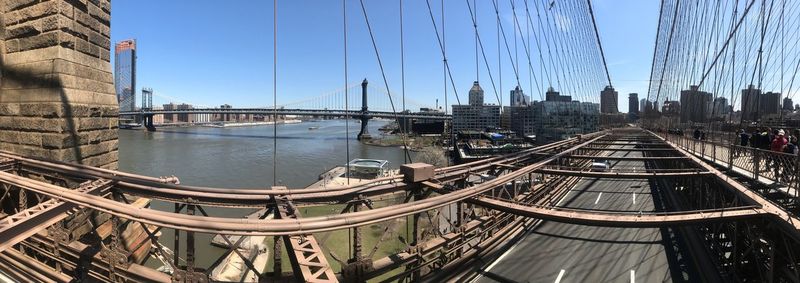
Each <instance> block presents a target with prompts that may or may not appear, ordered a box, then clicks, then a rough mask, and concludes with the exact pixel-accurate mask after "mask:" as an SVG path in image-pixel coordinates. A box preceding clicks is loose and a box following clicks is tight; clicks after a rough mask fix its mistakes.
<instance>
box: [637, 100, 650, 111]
mask: <svg viewBox="0 0 800 283" xmlns="http://www.w3.org/2000/svg"><path fill="white" fill-rule="evenodd" d="M646 105H647V98H642V99H641V100H639V111H641V112H647V111H646V110H645V106H646ZM650 108H653V106H652V105H650Z"/></svg>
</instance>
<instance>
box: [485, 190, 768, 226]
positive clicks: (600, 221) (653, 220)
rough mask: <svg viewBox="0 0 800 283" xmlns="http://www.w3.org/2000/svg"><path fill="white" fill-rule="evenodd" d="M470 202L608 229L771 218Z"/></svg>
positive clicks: (734, 211)
mask: <svg viewBox="0 0 800 283" xmlns="http://www.w3.org/2000/svg"><path fill="white" fill-rule="evenodd" d="M470 202H474V203H475V204H478V205H481V206H484V207H487V208H491V209H494V210H498V211H502V212H507V213H513V214H516V215H520V216H525V217H533V218H536V219H543V220H548V221H555V222H562V223H570V224H580V225H589V226H604V227H640V228H641V227H665V226H680V225H692V224H697V223H707V222H713V221H732V220H739V219H746V218H753V217H761V216H769V215H770V214H769V213H768V212H767V211H765V210H763V209H761V208H758V207H755V206H747V207H734V208H722V209H710V210H702V211H681V212H668V213H609V212H601V211H592V210H577V209H564V208H553V207H539V206H527V205H521V204H518V203H514V202H510V201H506V200H500V199H493V198H488V197H476V198H474V199H471V200H470Z"/></svg>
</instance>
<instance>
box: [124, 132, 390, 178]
mask: <svg viewBox="0 0 800 283" xmlns="http://www.w3.org/2000/svg"><path fill="white" fill-rule="evenodd" d="M384 124H386V122H385V121H378V120H372V121H370V123H369V131H370V133H371V134H373V135H378V134H380V132H379V131H378V128H379V127H380V126H382V125H384ZM360 126H361V124H358V123H356V122H354V121H353V120H351V121H350V159H351V160H352V159H355V158H374V159H385V160H389V162H390V166H391V167H393V168H398V167H399V166H400V164H402V163H403V151H402V149H400V148H397V147H376V146H368V145H363V144H361V143H359V142H358V141H357V140H356V135H357V134H358V129H359V127H360ZM309 127H319V128H318V129H316V130H309ZM277 128H278V135H277V148H278V155H277V164H278V166H277V175H278V178H277V180H278V183H279V184H283V185H285V186H288V187H289V188H301V187H305V186H307V185H309V184H311V183H313V182H315V181H316V180H317V178H318V176H319V174H321V173H323V172H325V171H326V170H328V169H330V168H333V167H335V166H339V165H342V164H345V163H346V162H347V161H348V160H347V156H346V151H345V148H346V146H345V145H346V130H345V121H344V120H324V121H318V122H303V123H298V124H285V125H278V127H277ZM273 156H274V150H273V127H272V126H251V127H228V128H210V127H189V128H161V129H158V130H157V131H156V132H146V131H136V130H120V131H119V169H120V170H122V171H125V172H131V173H138V174H142V175H148V176H169V175H175V176H177V177H178V178H180V181H181V184H186V185H199V186H208V187H223V188H267V187H269V186H271V185H272V181H273V177H272V176H273V174H272V172H273V169H272V168H273V166H272V164H273Z"/></svg>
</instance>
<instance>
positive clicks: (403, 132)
mask: <svg viewBox="0 0 800 283" xmlns="http://www.w3.org/2000/svg"><path fill="white" fill-rule="evenodd" d="M360 3H361V12H363V15H364V21H365V22H366V24H367V30H368V31H369V38H370V39H371V40H372V49H373V50H375V58H377V59H378V67H380V69H381V76H382V77H383V85H384V86H385V87H386V93H388V94H389V95H388V96H389V104H390V105H391V106H392V113H393V115H394V120H395V121H397V122H398V123H400V118H399V116H398V115H397V110H396V109H395V107H394V99H392V94H391V92H390V91H389V81H388V80H387V79H386V72H385V71H384V69H383V62H382V61H381V54H380V52H379V51H378V45H377V44H376V43H375V35H374V34H373V33H372V26H371V25H370V23H369V17H368V16H367V8H366V7H365V6H364V0H360ZM456 98H458V96H456ZM400 135H401V136H402V140H403V154H405V156H406V158H408V160H409V161H410V162H413V161H412V159H411V155H410V154H409V152H408V141H407V140H406V129H405V127H402V126H401V127H400Z"/></svg>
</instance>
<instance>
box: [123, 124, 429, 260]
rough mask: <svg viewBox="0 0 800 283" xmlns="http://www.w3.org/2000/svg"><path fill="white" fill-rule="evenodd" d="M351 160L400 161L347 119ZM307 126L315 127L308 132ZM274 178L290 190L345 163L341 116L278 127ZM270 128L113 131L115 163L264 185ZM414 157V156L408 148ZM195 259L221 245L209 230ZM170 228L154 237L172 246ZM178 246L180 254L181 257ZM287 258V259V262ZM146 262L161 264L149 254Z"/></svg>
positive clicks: (191, 180) (148, 171)
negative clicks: (366, 140)
mask: <svg viewBox="0 0 800 283" xmlns="http://www.w3.org/2000/svg"><path fill="white" fill-rule="evenodd" d="M349 123H350V132H349V133H350V134H349V136H350V159H351V160H352V159H355V158H373V159H385V160H388V161H389V162H390V163H389V164H390V167H392V168H399V166H400V164H402V163H403V150H402V149H401V148H399V147H377V146H368V145H363V144H361V143H359V142H358V141H357V140H356V135H357V134H358V129H359V128H360V126H361V125H360V124H358V123H356V122H355V121H353V120H351V121H350V122H349ZM386 123H387V122H386V121H379V120H372V121H370V123H369V131H370V133H371V134H372V135H373V136H376V135H379V134H380V132H379V131H378V128H379V127H381V126H382V125H385V124H386ZM309 127H319V128H317V129H313V130H310V129H309ZM277 131H278V132H277V133H278V134H277V149H278V150H277V152H278V155H277V164H278V166H277V176H278V178H277V180H278V183H279V184H282V185H285V186H288V187H289V188H303V187H305V186H308V185H310V184H311V183H314V182H316V181H317V180H318V176H319V174H321V173H323V172H325V171H327V170H329V169H331V168H333V167H336V166H340V165H342V164H345V163H346V162H347V161H348V160H347V156H346V151H345V148H346V133H347V131H346V128H345V121H344V120H324V121H309V122H303V123H298V124H285V125H278V127H277ZM274 152H275V151H274V150H273V127H272V126H271V125H268V126H250V127H228V128H210V127H187V128H160V129H158V130H157V131H156V132H147V131H141V130H120V131H119V169H120V170H121V171H125V172H131V173H137V174H142V175H147V176H170V175H175V176H177V177H178V178H179V179H180V181H181V184H185V185H197V186H206V187H219V188H268V187H270V186H271V185H272V182H273V177H272V176H273V173H272V172H273V170H272V169H273V166H272V164H273V156H274ZM412 156H413V154H412ZM151 208H154V209H158V210H163V211H172V210H173V206H172V205H171V204H167V203H164V202H160V201H153V202H152V204H151ZM205 210H206V211H207V212H208V213H209V214H211V215H212V216H224V217H240V216H244V215H245V214H247V213H248V212H247V211H244V210H232V209H223V208H213V207H206V208H205ZM196 237H197V244H196V253H197V257H196V262H197V264H198V265H199V266H202V267H205V266H208V265H209V264H211V262H213V260H214V259H216V258H217V257H219V256H220V255H221V254H222V253H223V252H224V251H225V250H223V249H221V248H217V247H214V246H211V245H209V242H210V240H211V237H213V235H205V234H198V235H196ZM173 239H174V235H173V231H172V230H170V229H164V230H163V231H162V236H161V238H160V242H161V243H162V244H164V245H165V246H166V247H168V248H170V249H172V248H173ZM184 249H185V247H184V248H182V251H181V258H184V254H183V253H184V252H185V251H184ZM287 261H288V260H287ZM147 265H148V266H151V267H158V266H160V265H161V263H160V262H157V261H155V260H152V259H151V260H150V261H149V262H148V263H147Z"/></svg>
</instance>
